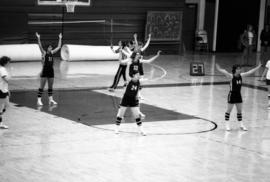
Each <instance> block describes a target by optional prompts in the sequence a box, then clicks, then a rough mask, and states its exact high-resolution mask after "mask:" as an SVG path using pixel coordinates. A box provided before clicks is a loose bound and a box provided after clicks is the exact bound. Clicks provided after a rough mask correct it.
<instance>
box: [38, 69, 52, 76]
mask: <svg viewBox="0 0 270 182" xmlns="http://www.w3.org/2000/svg"><path fill="white" fill-rule="evenodd" d="M40 77H45V78H54V70H53V69H46V68H44V69H43V70H42V72H41V74H40Z"/></svg>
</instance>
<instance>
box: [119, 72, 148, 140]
mask: <svg viewBox="0 0 270 182" xmlns="http://www.w3.org/2000/svg"><path fill="white" fill-rule="evenodd" d="M130 79H131V80H130V81H129V82H128V84H127V87H126V90H125V93H124V95H123V97H122V100H121V104H120V108H119V109H118V113H117V118H116V128H115V134H119V127H120V124H121V121H122V119H123V117H124V114H125V112H126V109H127V108H128V107H129V108H130V110H131V112H132V114H133V116H134V117H135V120H136V123H137V126H138V132H139V134H141V135H146V134H145V132H144V131H143V129H142V121H141V118H140V109H139V100H138V97H137V94H138V91H139V88H140V81H139V79H140V74H139V72H138V71H134V72H132V75H131V78H130Z"/></svg>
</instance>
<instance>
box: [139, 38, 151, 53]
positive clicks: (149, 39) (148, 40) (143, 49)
mask: <svg viewBox="0 0 270 182" xmlns="http://www.w3.org/2000/svg"><path fill="white" fill-rule="evenodd" d="M150 41H151V34H149V35H148V39H147V42H146V44H145V45H144V46H143V48H142V49H141V51H145V49H146V48H147V47H148V46H149V44H150Z"/></svg>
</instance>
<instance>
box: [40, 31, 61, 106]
mask: <svg viewBox="0 0 270 182" xmlns="http://www.w3.org/2000/svg"><path fill="white" fill-rule="evenodd" d="M36 37H37V39H38V45H39V48H40V50H41V52H42V57H43V59H42V71H41V74H40V87H39V89H38V96H37V104H38V105H39V106H42V105H43V104H42V101H41V97H42V93H43V90H44V87H45V84H46V82H48V96H49V104H50V105H55V104H57V103H56V102H55V101H54V100H53V96H52V95H53V82H54V69H53V65H54V60H53V54H55V53H56V52H57V51H58V50H60V49H61V44H62V34H61V33H60V34H59V41H58V46H57V47H56V48H55V49H53V47H52V46H51V45H49V46H48V47H47V50H46V51H45V50H44V49H43V47H42V44H41V41H40V35H39V34H38V33H36Z"/></svg>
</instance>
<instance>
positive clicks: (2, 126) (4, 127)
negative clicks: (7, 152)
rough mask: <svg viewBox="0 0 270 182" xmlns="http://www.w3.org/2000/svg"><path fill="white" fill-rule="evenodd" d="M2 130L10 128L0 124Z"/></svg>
mask: <svg viewBox="0 0 270 182" xmlns="http://www.w3.org/2000/svg"><path fill="white" fill-rule="evenodd" d="M0 129H8V126H7V125H4V124H3V123H0Z"/></svg>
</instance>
